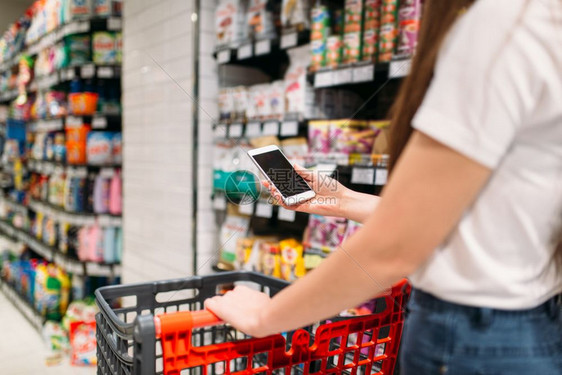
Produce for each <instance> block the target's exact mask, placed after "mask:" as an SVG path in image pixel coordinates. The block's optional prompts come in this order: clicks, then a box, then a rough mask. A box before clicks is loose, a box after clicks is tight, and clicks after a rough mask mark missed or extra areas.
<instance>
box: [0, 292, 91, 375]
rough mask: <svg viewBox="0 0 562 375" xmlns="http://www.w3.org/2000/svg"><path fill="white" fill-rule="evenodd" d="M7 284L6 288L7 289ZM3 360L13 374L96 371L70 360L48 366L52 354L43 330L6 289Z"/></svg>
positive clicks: (1, 307)
mask: <svg viewBox="0 0 562 375" xmlns="http://www.w3.org/2000/svg"><path fill="white" fill-rule="evenodd" d="M3 289H4V288H2V291H3ZM0 331H1V332H2V340H0V363H1V364H2V373H3V374H10V375H28V374H43V375H93V374H95V373H96V369H95V368H94V367H72V366H70V364H69V363H68V361H67V360H65V361H63V363H61V364H60V365H56V366H52V367H46V366H45V358H47V356H48V351H47V348H46V346H45V345H44V344H43V341H42V339H41V335H40V333H39V332H38V331H37V330H36V329H35V328H34V327H33V326H32V325H31V323H30V322H29V321H28V320H27V319H26V318H25V317H24V316H23V315H22V314H21V313H20V311H19V310H18V309H17V308H16V307H15V305H14V304H12V302H10V300H9V299H8V298H7V297H6V295H5V294H4V293H0Z"/></svg>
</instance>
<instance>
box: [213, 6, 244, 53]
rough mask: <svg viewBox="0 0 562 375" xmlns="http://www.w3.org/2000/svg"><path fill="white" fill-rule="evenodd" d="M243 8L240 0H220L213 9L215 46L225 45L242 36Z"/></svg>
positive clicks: (238, 39)
mask: <svg viewBox="0 0 562 375" xmlns="http://www.w3.org/2000/svg"><path fill="white" fill-rule="evenodd" d="M244 20H245V17H244V9H243V7H242V2H241V1H240V0H220V1H219V2H218V4H217V8H216V11H215V31H216V41H217V46H218V47H221V46H227V45H229V44H231V43H235V42H238V41H240V40H241V39H243V37H244V29H245V28H244V27H243V25H244Z"/></svg>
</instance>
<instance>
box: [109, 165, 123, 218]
mask: <svg viewBox="0 0 562 375" xmlns="http://www.w3.org/2000/svg"><path fill="white" fill-rule="evenodd" d="M122 195H123V194H122V181H121V172H120V171H116V172H115V173H114V174H113V177H112V178H111V182H110V185H109V213H110V214H112V215H121V211H122V209H123V208H122V205H123V201H122Z"/></svg>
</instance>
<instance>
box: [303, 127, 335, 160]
mask: <svg viewBox="0 0 562 375" xmlns="http://www.w3.org/2000/svg"><path fill="white" fill-rule="evenodd" d="M308 142H309V143H308V145H309V151H310V153H311V154H314V153H320V154H327V153H328V152H329V151H330V122H329V121H309V123H308Z"/></svg>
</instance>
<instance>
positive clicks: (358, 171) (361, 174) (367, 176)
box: [351, 168, 375, 185]
mask: <svg viewBox="0 0 562 375" xmlns="http://www.w3.org/2000/svg"><path fill="white" fill-rule="evenodd" d="M374 179H375V169H374V168H353V169H352V170H351V183H352V184H363V185H373V181H374Z"/></svg>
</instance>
